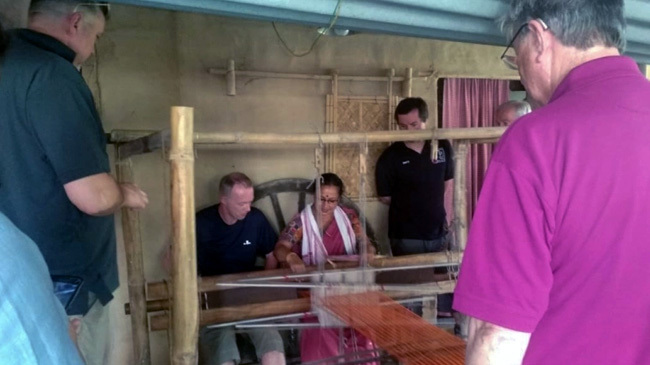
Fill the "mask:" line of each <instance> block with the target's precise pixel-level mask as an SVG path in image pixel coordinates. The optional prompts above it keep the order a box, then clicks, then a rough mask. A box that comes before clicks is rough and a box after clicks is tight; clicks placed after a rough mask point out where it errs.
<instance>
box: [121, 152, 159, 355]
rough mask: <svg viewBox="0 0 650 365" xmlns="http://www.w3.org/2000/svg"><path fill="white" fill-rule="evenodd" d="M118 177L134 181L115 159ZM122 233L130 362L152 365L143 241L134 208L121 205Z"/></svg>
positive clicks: (129, 169)
mask: <svg viewBox="0 0 650 365" xmlns="http://www.w3.org/2000/svg"><path fill="white" fill-rule="evenodd" d="M115 170H116V172H117V179H118V181H119V182H120V183H125V182H133V171H132V169H131V166H130V165H129V164H128V163H127V162H125V161H120V160H119V156H118V161H117V163H116V164H115ZM122 234H123V236H124V252H125V254H126V272H127V278H128V279H127V280H128V288H129V301H130V302H131V332H132V334H133V361H134V362H133V363H134V364H138V365H149V364H151V353H150V348H149V326H148V323H147V320H148V316H147V298H146V294H145V285H146V282H145V279H144V262H143V255H142V240H141V238H140V220H139V214H138V212H137V211H135V210H132V209H128V208H122Z"/></svg>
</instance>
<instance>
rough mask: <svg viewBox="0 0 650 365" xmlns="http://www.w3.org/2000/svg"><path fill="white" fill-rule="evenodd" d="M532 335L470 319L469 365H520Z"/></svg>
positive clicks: (467, 355)
mask: <svg viewBox="0 0 650 365" xmlns="http://www.w3.org/2000/svg"><path fill="white" fill-rule="evenodd" d="M529 340H530V333H526V332H519V331H514V330H511V329H507V328H503V327H499V326H497V325H495V324H492V323H489V322H484V321H481V320H480V319H476V318H473V317H469V338H468V340H467V354H466V357H465V363H466V364H468V365H488V364H499V365H519V364H521V361H522V360H523V359H524V354H525V353H526V349H527V348H528V341H529Z"/></svg>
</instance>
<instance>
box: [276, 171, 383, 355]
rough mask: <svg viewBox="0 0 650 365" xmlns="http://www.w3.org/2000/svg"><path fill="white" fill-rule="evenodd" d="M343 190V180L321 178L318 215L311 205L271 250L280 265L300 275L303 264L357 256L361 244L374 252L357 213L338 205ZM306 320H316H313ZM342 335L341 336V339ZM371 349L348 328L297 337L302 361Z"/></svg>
mask: <svg viewBox="0 0 650 365" xmlns="http://www.w3.org/2000/svg"><path fill="white" fill-rule="evenodd" d="M314 185H315V184H314ZM344 191H345V188H344V186H343V181H342V180H341V178H339V177H338V176H337V175H336V174H332V173H325V174H322V175H321V189H320V195H321V196H320V201H321V209H320V212H317V211H316V206H315V205H313V204H310V205H308V206H307V207H305V209H303V211H302V212H299V213H298V214H296V215H295V216H294V217H293V218H292V219H291V221H290V222H289V223H288V224H287V226H286V228H285V229H284V230H283V231H282V233H281V234H280V238H279V241H278V243H277V244H276V246H275V251H274V253H275V256H276V258H277V259H278V261H279V262H280V263H283V264H285V265H288V266H289V267H290V268H291V270H292V271H293V272H296V273H300V272H304V271H305V265H316V264H318V263H321V262H324V261H327V260H328V258H331V257H333V256H343V255H356V254H358V253H359V251H360V248H361V245H366V247H367V252H368V254H369V255H373V254H374V253H375V249H374V247H373V246H372V245H371V244H370V241H369V240H368V239H367V238H366V235H365V232H364V231H363V227H362V225H361V222H360V221H359V216H358V215H357V213H356V212H355V211H354V209H351V208H347V207H343V206H340V205H339V202H340V199H341V196H342V195H343V193H344ZM318 214H320V226H319V225H318V219H317V215H318ZM321 232H323V234H322V236H321ZM305 321H306V322H317V321H318V320H317V318H315V317H313V318H310V319H306V320H305ZM341 333H342V335H343V337H344V338H342V339H341V338H340V334H341ZM340 344H342V345H343V350H344V353H343V354H341V353H339V348H340V347H339V346H340ZM372 349H374V346H373V344H372V342H371V341H370V340H368V339H367V338H365V337H364V336H363V335H362V334H360V333H359V332H357V331H355V330H352V329H349V328H346V329H344V330H343V331H339V329H338V328H318V329H303V330H302V331H301V335H300V357H301V360H302V362H309V361H317V360H323V359H327V358H330V357H334V356H339V355H344V354H350V353H353V352H356V351H364V350H372ZM367 356H368V354H365V357H367Z"/></svg>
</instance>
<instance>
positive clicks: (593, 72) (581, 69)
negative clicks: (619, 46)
mask: <svg viewBox="0 0 650 365" xmlns="http://www.w3.org/2000/svg"><path fill="white" fill-rule="evenodd" d="M639 72H640V71H639V66H637V64H636V62H635V61H634V60H633V59H631V58H629V57H626V56H607V57H601V58H596V59H594V60H591V61H588V62H585V63H583V64H581V65H579V66H577V67H575V68H574V69H573V70H571V71H569V73H568V74H567V75H566V77H564V80H562V82H560V84H559V85H558V87H557V88H556V89H555V92H553V96H552V97H551V99H550V100H549V103H550V102H552V101H554V100H556V99H558V98H560V97H561V96H562V95H564V94H566V93H567V92H569V91H571V90H573V89H577V88H581V87H583V86H584V85H586V84H588V83H591V82H594V81H599V80H603V79H607V78H610V77H612V75H616V76H621V75H626V74H628V75H638V74H639Z"/></svg>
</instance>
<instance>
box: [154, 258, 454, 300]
mask: <svg viewBox="0 0 650 365" xmlns="http://www.w3.org/2000/svg"><path fill="white" fill-rule="evenodd" d="M462 257H463V254H462V253H456V252H449V253H446V252H433V253H425V254H418V255H405V256H397V257H377V258H375V259H374V261H373V262H372V263H370V266H371V267H398V266H408V265H426V264H445V263H449V264H450V265H458V264H459V263H460V261H461V260H462ZM354 267H358V263H356V262H341V263H337V266H336V268H334V267H332V266H331V265H327V266H326V267H325V269H326V270H333V269H345V268H354ZM315 271H317V268H316V267H315V266H308V267H307V268H306V272H307V273H310V272H315ZM290 274H291V270H289V269H275V270H263V271H252V272H247V273H238V274H229V275H220V276H211V277H203V278H200V280H199V282H198V291H199V292H200V293H203V292H208V291H215V290H229V289H227V288H225V287H219V286H217V284H218V283H232V282H236V281H238V280H243V279H253V278H261V277H268V276H282V275H290ZM170 286H171V284H170V283H167V282H156V283H149V284H148V285H147V298H148V300H156V299H167V298H169V291H168V287H170Z"/></svg>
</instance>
